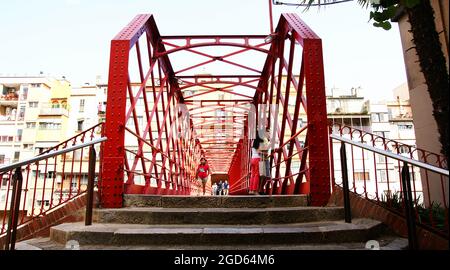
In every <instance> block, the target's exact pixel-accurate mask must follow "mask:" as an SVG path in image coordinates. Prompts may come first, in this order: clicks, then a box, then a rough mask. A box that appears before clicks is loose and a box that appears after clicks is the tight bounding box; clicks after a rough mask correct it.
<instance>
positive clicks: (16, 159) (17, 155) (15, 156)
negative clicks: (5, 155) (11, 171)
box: [14, 152, 20, 162]
mask: <svg viewBox="0 0 450 270" xmlns="http://www.w3.org/2000/svg"><path fill="white" fill-rule="evenodd" d="M19 157H20V152H14V162H17V161H19Z"/></svg>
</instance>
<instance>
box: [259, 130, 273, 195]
mask: <svg viewBox="0 0 450 270" xmlns="http://www.w3.org/2000/svg"><path fill="white" fill-rule="evenodd" d="M269 138H270V129H269V128H266V131H265V134H264V136H263V139H262V142H261V143H260V145H259V149H258V150H259V153H260V158H261V160H260V161H259V175H260V179H259V194H260V195H265V192H264V186H265V184H266V183H267V181H268V180H270V178H271V173H270V171H271V170H270V158H269V156H270V153H269V151H270V141H269Z"/></svg>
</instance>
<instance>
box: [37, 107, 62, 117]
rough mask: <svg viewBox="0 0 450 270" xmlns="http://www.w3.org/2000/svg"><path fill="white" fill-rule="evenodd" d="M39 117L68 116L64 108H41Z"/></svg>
mask: <svg viewBox="0 0 450 270" xmlns="http://www.w3.org/2000/svg"><path fill="white" fill-rule="evenodd" d="M39 114H40V115H66V116H68V115H69V112H68V111H67V109H66V108H42V109H41V111H40V113H39Z"/></svg>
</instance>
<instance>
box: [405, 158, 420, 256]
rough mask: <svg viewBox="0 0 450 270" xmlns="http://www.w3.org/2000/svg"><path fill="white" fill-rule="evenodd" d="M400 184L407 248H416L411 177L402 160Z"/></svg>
mask: <svg viewBox="0 0 450 270" xmlns="http://www.w3.org/2000/svg"><path fill="white" fill-rule="evenodd" d="M401 181H402V186H403V199H404V203H405V212H406V213H405V216H406V223H407V225H408V245H409V249H412V250H416V249H418V243H417V234H416V218H415V216H414V208H413V199H412V192H411V178H410V175H409V168H408V163H407V162H403V168H402V179H401Z"/></svg>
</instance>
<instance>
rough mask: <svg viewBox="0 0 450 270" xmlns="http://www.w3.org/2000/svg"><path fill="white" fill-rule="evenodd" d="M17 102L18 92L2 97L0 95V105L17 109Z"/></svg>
mask: <svg viewBox="0 0 450 270" xmlns="http://www.w3.org/2000/svg"><path fill="white" fill-rule="evenodd" d="M18 101H19V95H18V91H14V92H9V93H6V94H4V95H0V105H5V106H15V107H17V102H18Z"/></svg>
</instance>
